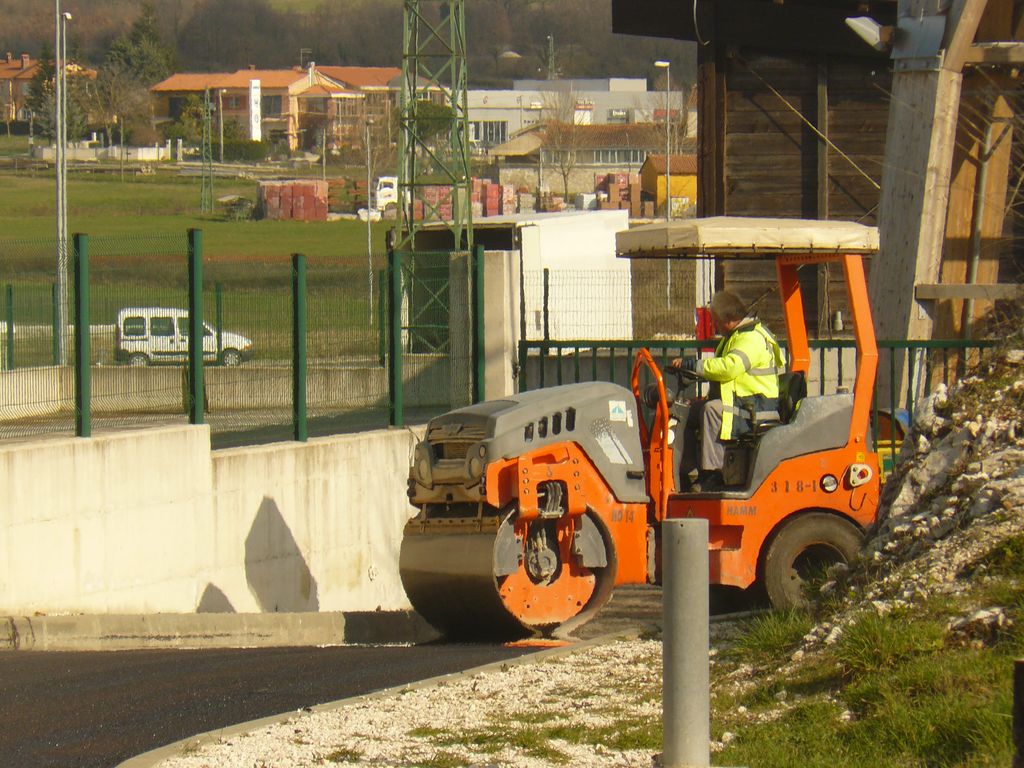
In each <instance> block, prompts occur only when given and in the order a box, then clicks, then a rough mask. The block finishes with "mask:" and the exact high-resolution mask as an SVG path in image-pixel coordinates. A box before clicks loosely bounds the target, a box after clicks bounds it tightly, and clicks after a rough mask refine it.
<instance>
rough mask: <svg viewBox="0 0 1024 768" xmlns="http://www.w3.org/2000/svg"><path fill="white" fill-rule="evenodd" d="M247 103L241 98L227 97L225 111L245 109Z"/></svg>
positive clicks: (225, 98)
mask: <svg viewBox="0 0 1024 768" xmlns="http://www.w3.org/2000/svg"><path fill="white" fill-rule="evenodd" d="M244 108H245V103H244V102H243V101H242V97H241V96H225V97H224V109H244Z"/></svg>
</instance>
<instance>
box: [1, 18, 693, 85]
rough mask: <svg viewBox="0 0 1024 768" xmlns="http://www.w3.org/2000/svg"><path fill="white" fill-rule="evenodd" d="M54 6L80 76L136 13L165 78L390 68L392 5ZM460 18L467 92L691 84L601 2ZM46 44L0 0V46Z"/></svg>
mask: <svg viewBox="0 0 1024 768" xmlns="http://www.w3.org/2000/svg"><path fill="white" fill-rule="evenodd" d="M62 4H63V8H65V9H67V10H68V11H70V12H71V13H72V16H73V20H72V22H71V23H69V24H68V47H69V52H71V53H73V55H74V58H76V59H77V60H79V61H80V62H81V63H82V64H83V65H87V66H94V67H95V66H98V65H100V64H102V63H103V62H104V60H105V59H106V56H107V53H108V51H109V49H110V46H111V45H112V44H113V43H114V42H115V41H116V40H118V39H121V38H122V37H123V36H124V35H125V34H126V33H128V31H129V30H130V29H131V27H132V25H133V24H135V23H136V22H137V21H138V20H139V19H140V18H141V17H143V16H144V15H147V14H149V15H151V16H152V20H153V29H154V31H155V32H156V35H157V39H158V40H159V42H160V43H161V44H162V45H164V46H166V47H167V48H168V49H170V50H171V51H172V52H173V61H174V67H175V71H190V72H206V71H231V70H235V69H240V68H244V67H247V66H249V65H250V64H254V65H256V66H257V67H259V68H281V67H291V66H295V65H303V64H306V63H308V61H310V60H312V61H317V62H320V63H322V64H342V65H365V66H397V65H398V64H399V62H400V61H401V53H402V0H319V2H316V1H315V0H314V1H313V2H311V1H310V0H303V1H302V2H298V0H294V2H288V0H274V2H271V0H149V2H147V3H145V4H140V3H139V2H138V0H62ZM290 8H294V10H289V9H290ZM465 11H466V29H467V46H468V48H469V51H468V55H469V75H470V84H471V86H473V87H493V86H495V85H499V84H502V83H507V82H509V81H510V80H511V79H512V78H515V77H519V78H522V77H542V78H543V77H547V75H548V73H549V72H550V71H553V72H554V73H556V74H558V75H560V76H562V77H609V76H623V77H653V76H654V75H655V70H654V69H653V62H654V61H656V60H657V59H669V60H671V61H672V62H673V74H674V75H676V73H678V75H677V76H679V77H681V78H682V81H689V82H692V80H693V73H694V53H693V48H692V46H688V45H686V44H683V43H679V42H677V41H671V40H657V39H654V38H640V37H631V36H626V35H613V34H612V32H611V3H610V0H598V1H595V0H560V2H554V1H553V0H469V1H468V2H467V3H466V5H465ZM549 37H550V38H551V40H550V41H549V39H548V38H549ZM47 40H50V41H52V40H53V3H52V2H48V1H47V0H38V1H37V2H33V3H28V4H26V3H25V2H24V0H0V46H6V49H7V50H11V51H13V52H15V53H20V52H23V51H24V52H28V53H31V54H33V56H35V55H36V54H37V53H38V52H39V51H41V48H42V45H43V43H44V42H46V41H47ZM509 52H511V54H516V55H517V56H516V55H509ZM503 54H506V55H505V56H503ZM552 54H553V55H552Z"/></svg>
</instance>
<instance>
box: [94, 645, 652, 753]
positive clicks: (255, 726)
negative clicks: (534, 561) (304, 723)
mask: <svg viewBox="0 0 1024 768" xmlns="http://www.w3.org/2000/svg"><path fill="white" fill-rule="evenodd" d="M643 631H644V630H643V629H640V630H635V631H634V630H631V631H628V632H616V633H613V634H610V635H603V636H601V637H595V638H592V639H590V640H581V641H579V642H576V643H572V644H570V645H565V646H561V647H557V648H546V649H544V650H540V651H536V652H534V653H528V654H525V655H523V656H520V657H518V658H515V659H506V660H505V661H495V662H492V663H491V664H484V665H483V666H479V667H473V668H472V669H467V670H465V671H464V672H452V673H450V674H447V675H438V676H437V677H430V678H427V679H426V680H418V681H417V682H414V683H406V684H405V685H396V686H394V687H392V688H385V689H383V690H380V691H374V692H373V693H367V694H363V695H362V696H352V697H349V698H347V699H338V700H337V701H328V702H324V703H323V704H317V705H316V706H313V707H305V708H303V709H299V710H294V711H291V712H282V713H281V714H278V715H269V716H268V717H261V718H259V719H258V720H249V721H247V722H244V723H236V724H234V725H229V726H226V727H224V728H218V729H216V730H213V731H207V732H205V733H199V734H196V735H195V736H189V737H188V738H185V739H181V740H179V741H175V742H172V743H170V744H167V745H165V746H163V747H157V748H156V749H153V750H150V751H149V752H143V753H142V754H141V755H136V756H135V757H131V758H128V759H127V760H125V761H124V762H122V763H119V764H118V765H116V766H114V768H153V766H155V765H158V764H159V763H160V762H162V761H163V760H167V759H168V758H171V757H176V756H177V755H180V754H181V752H182V751H183V750H185V749H197V748H199V747H202V746H204V745H206V744H209V743H211V742H214V741H217V740H219V739H226V738H230V737H232V736H238V735H240V734H243V733H249V732H250V731H256V730H259V729H260V728H264V727H266V726H268V725H276V724H278V723H284V722H288V721H289V720H291V719H293V718H296V717H302V716H303V715H306V714H312V713H317V712H333V711H335V710H338V709H343V708H345V707H348V706H352V705H355V704H359V703H362V702H369V701H375V700H377V699H385V698H388V697H391V696H396V695H399V694H401V693H404V692H407V691H415V690H418V689H420V688H429V687H432V686H435V685H438V684H441V683H445V682H452V681H455V680H461V679H463V678H466V677H473V676H475V675H479V674H486V673H489V672H495V671H503V670H505V669H507V668H508V667H511V666H516V665H519V664H536V663H539V662H543V661H545V660H547V659H550V658H554V657H558V656H563V655H568V654H570V653H575V652H576V651H580V650H584V649H586V648H589V647H591V646H595V645H603V644H605V643H610V642H614V641H615V640H620V639H634V638H636V637H638V636H640V635H641V634H643Z"/></svg>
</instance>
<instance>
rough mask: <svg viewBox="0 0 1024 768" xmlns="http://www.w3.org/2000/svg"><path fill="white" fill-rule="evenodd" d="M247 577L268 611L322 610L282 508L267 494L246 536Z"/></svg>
mask: <svg viewBox="0 0 1024 768" xmlns="http://www.w3.org/2000/svg"><path fill="white" fill-rule="evenodd" d="M245 578H246V581H247V582H248V584H249V591H250V592H252V595H253V597H255V598H256V601H257V602H258V603H259V605H260V609H261V610H262V611H264V612H265V613H276V612H295V611H318V610H320V601H319V598H318V597H317V588H316V581H314V580H313V574H312V573H310V571H309V566H308V565H306V560H305V558H304V557H303V556H302V552H301V550H300V549H299V545H298V544H297V543H296V541H295V537H294V536H292V532H291V530H290V529H289V528H288V524H287V523H286V522H285V521H284V517H282V515H281V510H279V509H278V508H277V504H276V503H275V502H274V500H273V499H270V498H267V497H264V498H263V502H262V503H261V504H260V508H259V511H258V512H257V513H256V519H255V520H253V521H252V527H251V528H250V529H249V535H248V536H247V537H246V538H245Z"/></svg>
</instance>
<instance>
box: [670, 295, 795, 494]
mask: <svg viewBox="0 0 1024 768" xmlns="http://www.w3.org/2000/svg"><path fill="white" fill-rule="evenodd" d="M710 309H711V319H712V322H713V323H714V325H715V332H716V333H720V334H722V340H721V341H720V342H719V344H718V347H717V349H715V356H714V357H710V358H705V359H701V360H698V359H696V358H691V357H687V358H682V357H677V358H675V359H674V360H673V361H672V362H671V366H672V367H675V368H685V369H687V370H689V371H692V372H693V373H695V374H696V375H697V376H699V377H700V378H702V379H706V380H707V381H709V382H710V383H711V386H710V388H709V391H708V396H707V398H706V399H705V400H703V401H695V402H694V403H693V404H692V405H691V407H690V412H689V416H688V418H687V423H686V429H685V430H684V438H683V455H682V460H681V467H680V469H681V472H680V475H681V477H682V478H683V486H684V487H683V488H682V490H684V491H685V490H701V491H710V490H716V489H719V488H721V487H722V485H723V484H722V466H723V464H724V462H725V445H724V441H726V440H732V439H734V438H736V437H738V436H739V435H741V434H743V433H744V432H749V431H750V429H751V425H752V424H753V423H754V422H755V421H762V420H769V419H771V418H772V417H773V416H774V417H775V418H777V417H778V406H779V374H781V373H784V372H785V359H784V358H783V356H782V350H781V349H780V348H779V343H778V342H777V341H776V340H775V337H774V336H772V334H771V332H770V331H769V330H768V329H767V328H765V327H764V325H762V324H761V321H759V320H758V319H757V318H756V317H748V316H747V310H746V307H745V306H744V305H743V302H742V301H741V300H740V299H739V297H738V296H736V294H734V293H730V292H729V291H719V292H718V293H716V294H715V295H714V296H713V297H712V298H711V305H710ZM698 449H699V450H698ZM693 469H697V470H698V473H697V484H696V485H694V486H691V487H690V488H687V487H686V486H687V484H688V483H689V475H690V472H691V471H692V470H693Z"/></svg>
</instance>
